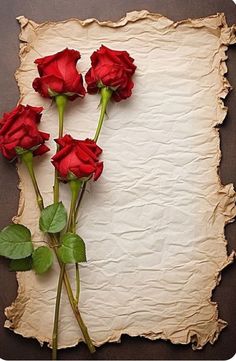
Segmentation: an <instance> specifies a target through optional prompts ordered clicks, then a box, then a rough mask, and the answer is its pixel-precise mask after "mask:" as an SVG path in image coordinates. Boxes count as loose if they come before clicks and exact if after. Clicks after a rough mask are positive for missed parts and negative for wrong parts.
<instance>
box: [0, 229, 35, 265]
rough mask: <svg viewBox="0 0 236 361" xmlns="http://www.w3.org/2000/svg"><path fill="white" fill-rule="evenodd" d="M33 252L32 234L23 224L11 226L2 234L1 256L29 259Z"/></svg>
mask: <svg viewBox="0 0 236 361" xmlns="http://www.w3.org/2000/svg"><path fill="white" fill-rule="evenodd" d="M32 252H33V244H32V242H31V233H30V230H29V229H28V228H26V227H25V226H23V225H21V224H11V225H10V226H8V227H6V228H4V229H3V230H2V231H1V232H0V256H3V257H7V258H10V259H20V258H25V257H28V256H30V255H31V254H32Z"/></svg>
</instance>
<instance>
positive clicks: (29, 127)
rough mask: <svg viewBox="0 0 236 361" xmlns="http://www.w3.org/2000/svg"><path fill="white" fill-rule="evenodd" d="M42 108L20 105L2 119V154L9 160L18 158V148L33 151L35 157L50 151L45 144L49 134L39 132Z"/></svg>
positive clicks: (0, 144) (0, 132)
mask: <svg viewBox="0 0 236 361" xmlns="http://www.w3.org/2000/svg"><path fill="white" fill-rule="evenodd" d="M42 110H43V108H42V107H31V106H30V105H26V106H24V105H21V104H20V105H18V106H17V107H16V108H14V109H13V110H12V111H11V112H10V113H5V114H4V115H3V118H2V119H0V127H1V128H0V152H1V153H2V154H3V155H4V157H6V158H7V159H9V160H11V159H13V158H15V157H16V155H17V154H16V150H15V148H16V147H21V148H24V149H27V150H31V149H32V148H33V149H32V150H33V154H34V155H41V154H43V153H45V152H47V151H48V150H49V148H48V147H47V146H46V145H45V144H44V143H45V140H48V139H49V134H48V133H44V132H41V131H39V130H38V127H37V123H39V122H40V118H41V112H42Z"/></svg>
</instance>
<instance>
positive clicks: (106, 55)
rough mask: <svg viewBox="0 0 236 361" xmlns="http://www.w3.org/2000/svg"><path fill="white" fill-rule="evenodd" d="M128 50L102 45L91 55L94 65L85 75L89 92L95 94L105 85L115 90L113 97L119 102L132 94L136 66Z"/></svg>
mask: <svg viewBox="0 0 236 361" xmlns="http://www.w3.org/2000/svg"><path fill="white" fill-rule="evenodd" d="M133 62H134V59H132V58H131V57H130V56H129V54H128V53H127V51H118V50H111V49H109V48H107V47H106V46H104V45H102V46H101V47H100V49H99V50H97V51H95V52H94V53H93V54H92V56H91V64H92V67H91V68H90V69H89V71H88V72H87V74H86V75H85V80H86V82H87V84H88V88H87V90H88V93H90V94H95V93H97V92H98V91H99V88H101V87H102V86H103V85H104V86H107V87H110V88H111V89H112V90H113V94H112V98H113V99H114V100H115V101H117V102H119V101H120V100H122V99H126V98H128V97H130V96H131V90H132V88H133V86H134V83H133V81H132V80H131V78H132V75H133V74H134V72H135V69H136V66H135V65H134V64H133Z"/></svg>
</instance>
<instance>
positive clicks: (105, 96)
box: [93, 87, 113, 142]
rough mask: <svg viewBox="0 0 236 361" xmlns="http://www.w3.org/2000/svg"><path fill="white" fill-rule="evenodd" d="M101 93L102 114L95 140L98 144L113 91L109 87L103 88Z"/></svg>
mask: <svg viewBox="0 0 236 361" xmlns="http://www.w3.org/2000/svg"><path fill="white" fill-rule="evenodd" d="M100 93H101V103H100V105H101V113H100V117H99V120H98V126H97V129H96V133H95V136H94V139H93V140H94V142H97V140H98V137H99V134H100V131H101V128H102V123H103V120H104V117H105V114H106V109H107V104H108V103H109V100H110V99H111V96H112V93H113V90H112V89H110V88H108V87H102V88H101V90H100Z"/></svg>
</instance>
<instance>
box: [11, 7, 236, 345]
mask: <svg viewBox="0 0 236 361" xmlns="http://www.w3.org/2000/svg"><path fill="white" fill-rule="evenodd" d="M19 22H20V24H21V35H20V40H21V47H20V60H21V64H20V68H19V69H18V71H17V73H16V79H17V82H18V85H19V88H20V93H21V99H20V101H21V102H22V103H23V104H27V103H28V104H31V105H42V104H43V105H44V107H45V113H44V116H43V119H42V123H41V128H42V129H43V130H45V131H50V133H51V134H52V139H51V148H52V152H51V155H52V154H53V153H54V150H55V145H54V144H53V138H55V137H56V136H57V112H56V109H55V105H54V104H52V103H51V102H50V101H49V100H46V99H42V98H41V97H40V96H39V95H38V94H37V93H35V92H34V90H33V89H32V86H31V84H32V80H33V79H34V78H35V77H36V76H37V70H36V66H35V64H34V60H35V59H36V58H38V57H40V56H46V55H49V54H52V53H54V52H57V51H60V50H62V49H63V48H65V47H69V48H75V49H78V50H79V51H80V52H81V54H82V59H81V61H79V69H80V70H81V71H82V73H83V74H85V72H86V71H87V69H88V68H89V64H90V63H89V56H90V55H91V53H92V51H93V50H95V49H97V48H98V47H99V46H100V45H101V44H104V45H107V46H108V47H111V48H114V49H121V50H122V49H126V50H128V51H129V53H130V54H131V56H132V57H134V58H135V63H136V65H137V72H136V75H135V79H134V81H135V88H134V92H133V96H132V97H131V98H130V99H129V100H127V101H123V102H121V103H119V104H115V103H114V104H111V105H110V107H109V110H108V114H109V119H107V120H106V121H105V124H104V128H103V130H102V135H101V138H100V140H99V144H100V145H101V146H102V147H103V149H104V153H103V160H104V163H105V169H104V173H103V176H102V177H101V179H100V180H99V181H98V182H97V183H94V184H91V185H90V187H89V188H88V191H87V193H86V197H85V199H84V202H83V207H82V209H81V213H80V219H79V225H78V231H79V233H80V234H81V236H82V237H83V238H84V239H85V240H86V243H87V255H88V263H87V264H86V265H82V266H81V280H82V281H81V282H82V286H81V287H82V290H81V300H80V308H81V312H82V315H83V317H84V319H85V322H86V323H87V325H88V328H89V330H90V334H91V337H92V339H93V340H94V343H95V344H96V345H101V344H103V343H104V342H106V341H110V342H112V341H118V340H119V339H120V336H121V334H128V335H131V336H137V335H140V336H144V337H148V338H150V339H158V338H162V339H169V340H170V341H171V342H173V343H184V344H185V343H189V342H192V343H193V347H195V348H201V347H202V346H204V345H205V344H206V343H207V342H211V343H213V342H214V341H215V340H216V339H217V337H218V335H219V333H220V331H221V330H222V329H223V328H224V327H225V326H226V322H225V321H223V320H221V319H219V318H218V311H217V305H216V304H215V303H214V302H212V301H211V295H212V290H213V289H214V288H215V286H216V285H217V283H218V280H219V274H220V271H221V270H222V269H223V268H224V267H225V266H226V265H227V264H229V263H230V262H232V260H233V257H234V254H231V255H230V256H228V255H227V251H226V240H225V237H224V226H225V224H226V223H227V222H229V221H230V220H232V218H233V217H234V216H235V214H236V211H235V206H234V202H235V192H234V190H233V186H232V184H229V185H226V186H222V185H221V183H220V179H219V177H218V173H217V171H218V166H219V161H220V144H219V133H218V130H217V129H216V128H215V126H216V125H218V124H220V123H222V122H223V119H224V117H225V115H226V111H227V109H226V108H225V107H224V104H223V101H222V100H221V98H224V97H225V96H226V95H227V92H228V90H229V88H230V85H229V83H228V81H227V80H226V78H225V77H224V74H225V72H226V70H227V68H226V65H225V60H226V55H225V52H226V50H227V46H228V45H229V44H230V43H234V42H235V40H236V39H235V35H234V28H233V27H232V28H229V27H228V26H227V24H226V22H225V18H224V15H223V14H217V15H215V16H210V17H207V18H203V19H197V20H190V19H188V20H185V21H181V22H178V23H174V22H173V21H171V20H169V19H167V18H165V17H163V16H161V15H158V14H150V13H148V12H147V11H141V12H132V13H129V14H127V16H126V17H125V18H123V19H121V20H120V21H118V22H115V23H113V22H111V21H107V22H98V21H97V20H94V19H89V20H85V21H80V20H78V19H71V20H68V21H62V22H58V23H56V22H46V23H43V24H36V23H35V22H33V21H31V20H28V19H26V18H25V17H23V16H21V17H19ZM98 102H99V98H98V96H86V97H85V99H84V100H82V101H80V100H76V101H74V102H73V103H71V104H69V106H68V109H67V113H66V122H65V129H66V132H69V133H71V134H72V135H73V136H75V137H81V138H83V137H87V136H89V137H92V136H93V134H94V131H95V128H96V124H97V117H98V109H97V105H98ZM49 160H50V154H49V155H47V156H46V157H42V158H40V159H37V161H36V162H37V169H36V171H37V175H38V179H39V184H40V188H41V190H42V193H43V196H44V198H45V203H46V204H49V203H51V202H52V183H53V168H52V167H51V166H50V163H49ZM19 176H20V181H21V183H20V188H21V198H20V207H19V213H18V217H17V218H16V221H18V222H21V223H24V224H26V225H27V226H28V227H30V229H31V231H32V233H33V235H34V240H35V242H40V241H41V240H42V235H41V234H40V233H39V231H38V215H39V214H38V210H37V206H36V203H35V199H34V195H33V190H32V186H31V182H30V180H29V178H28V176H27V174H26V172H25V170H24V168H23V167H22V166H19ZM62 196H63V199H64V201H65V203H68V198H69V197H68V190H67V188H66V187H65V186H63V191H62ZM36 244H38V243H36ZM57 274H58V267H57V266H56V265H55V266H54V268H53V269H52V270H51V271H50V273H49V274H46V275H44V276H35V275H34V274H33V273H32V272H26V273H18V282H19V293H18V297H17V299H16V301H15V302H14V303H13V304H12V305H11V306H10V307H8V308H7V309H6V316H7V319H8V320H7V321H6V327H9V328H11V329H13V330H14V331H15V332H16V333H19V334H21V335H23V336H25V337H35V338H37V339H38V340H39V341H40V342H48V343H50V340H51V333H52V323H53V313H54V300H55V295H56V285H57ZM71 275H72V277H73V276H74V274H73V270H72V271H71ZM60 319H61V326H60V335H59V336H60V337H59V346H60V347H68V346H72V345H76V344H77V343H78V342H79V341H80V340H81V335H80V331H79V329H78V326H77V324H76V322H75V321H74V319H73V315H72V312H71V310H70V307H69V305H68V302H67V298H66V296H65V295H63V301H62V310H61V317H60Z"/></svg>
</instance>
